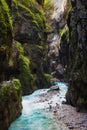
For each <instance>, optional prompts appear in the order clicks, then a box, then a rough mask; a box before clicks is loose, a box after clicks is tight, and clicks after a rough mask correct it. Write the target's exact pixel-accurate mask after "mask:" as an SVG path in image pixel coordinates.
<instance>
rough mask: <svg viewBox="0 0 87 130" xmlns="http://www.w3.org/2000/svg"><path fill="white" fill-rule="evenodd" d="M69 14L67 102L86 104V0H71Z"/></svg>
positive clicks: (83, 105) (81, 105) (78, 105)
mask: <svg viewBox="0 0 87 130" xmlns="http://www.w3.org/2000/svg"><path fill="white" fill-rule="evenodd" d="M71 4H72V11H71V12H70V14H69V18H68V25H69V39H70V41H69V70H68V71H69V77H70V78H69V88H68V92H67V95H66V99H67V102H68V103H69V104H71V105H73V106H77V107H86V106H87V45H86V44H87V1H86V0H83V1H82V0H73V1H71Z"/></svg>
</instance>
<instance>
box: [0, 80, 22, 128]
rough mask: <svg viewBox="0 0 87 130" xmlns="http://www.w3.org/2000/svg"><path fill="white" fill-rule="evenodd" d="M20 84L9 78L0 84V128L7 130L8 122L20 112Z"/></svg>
mask: <svg viewBox="0 0 87 130" xmlns="http://www.w3.org/2000/svg"><path fill="white" fill-rule="evenodd" d="M21 100H22V98H21V84H20V82H19V80H17V79H14V80H13V81H11V80H9V81H7V82H3V83H1V84H0V129H1V130H7V129H8V127H9V125H10V123H11V122H12V121H14V120H15V118H17V117H18V116H19V115H20V114H21V109H22V106H21Z"/></svg>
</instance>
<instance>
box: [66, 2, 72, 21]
mask: <svg viewBox="0 0 87 130" xmlns="http://www.w3.org/2000/svg"><path fill="white" fill-rule="evenodd" d="M71 10H72V5H70V7H69V9H68V11H67V15H66V20H68V17H69V14H70V12H71Z"/></svg>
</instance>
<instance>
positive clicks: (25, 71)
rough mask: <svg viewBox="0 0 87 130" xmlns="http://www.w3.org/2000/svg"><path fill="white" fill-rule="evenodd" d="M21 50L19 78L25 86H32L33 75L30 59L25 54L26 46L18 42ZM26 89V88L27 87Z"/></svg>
mask: <svg viewBox="0 0 87 130" xmlns="http://www.w3.org/2000/svg"><path fill="white" fill-rule="evenodd" d="M17 47H18V50H19V70H20V75H19V79H20V81H21V84H22V86H23V87H28V88H29V87H31V86H32V85H33V82H34V81H33V75H32V74H31V71H30V60H29V58H27V57H25V56H24V48H23V46H22V45H21V43H19V42H17ZM25 89H26V88H25Z"/></svg>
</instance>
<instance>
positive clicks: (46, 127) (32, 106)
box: [9, 82, 68, 130]
mask: <svg viewBox="0 0 87 130" xmlns="http://www.w3.org/2000/svg"><path fill="white" fill-rule="evenodd" d="M55 85H56V86H58V87H59V89H60V90H55V89H50V88H49V89H40V90H37V91H35V92H34V93H33V94H31V95H28V96H23V98H22V105H23V110H22V115H21V116H20V117H19V118H18V119H17V120H16V121H14V122H13V123H12V124H11V126H10V128H9V130H68V128H66V127H65V126H64V125H61V123H58V122H56V121H55V119H54V115H53V112H54V111H55V108H57V107H58V108H59V107H61V105H62V102H63V101H65V93H66V91H67V86H66V84H65V83H61V82H56V83H55Z"/></svg>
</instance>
